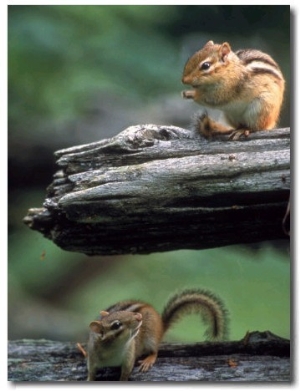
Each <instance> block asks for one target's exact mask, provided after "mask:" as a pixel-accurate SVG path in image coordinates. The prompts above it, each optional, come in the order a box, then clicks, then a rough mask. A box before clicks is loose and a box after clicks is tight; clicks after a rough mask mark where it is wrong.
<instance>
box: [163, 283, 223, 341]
mask: <svg viewBox="0 0 300 391" xmlns="http://www.w3.org/2000/svg"><path fill="white" fill-rule="evenodd" d="M192 313H193V314H199V315H201V317H202V320H203V322H204V323H206V324H208V328H207V331H206V332H205V335H206V336H207V338H208V339H211V340H224V339H226V338H227V333H228V313H227V310H226V309H225V307H224V304H223V303H222V301H221V300H220V299H219V298H218V297H217V296H215V295H214V294H213V293H211V292H210V291H206V290H201V289H186V290H184V291H182V292H179V293H178V294H176V295H174V296H172V297H171V298H170V300H169V301H168V303H167V304H166V306H165V309H164V310H163V313H162V320H163V323H164V329H165V331H167V330H168V329H169V328H170V327H171V326H172V325H173V324H174V323H175V322H177V321H178V320H180V319H181V318H182V316H183V315H186V314H192Z"/></svg>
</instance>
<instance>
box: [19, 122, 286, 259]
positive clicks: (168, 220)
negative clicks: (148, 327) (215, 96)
mask: <svg viewBox="0 0 300 391" xmlns="http://www.w3.org/2000/svg"><path fill="white" fill-rule="evenodd" d="M224 139H225V138H224V137H223V138H219V139H217V140H214V141H207V140H204V139H203V138H201V137H200V136H199V135H196V134H194V133H193V132H191V131H189V130H186V129H182V128H177V127H174V126H157V125H137V126H132V127H130V128H128V129H126V130H124V131H123V132H121V133H120V134H118V135H117V136H115V137H113V138H111V139H105V140H102V141H99V142H95V143H91V144H86V145H80V146H77V147H71V148H68V149H64V150H61V151H58V152H56V153H55V155H56V158H57V164H58V166H59V167H60V168H61V169H60V170H59V171H58V172H57V173H56V174H55V175H54V178H53V183H52V184H51V185H50V186H49V188H48V189H47V196H46V200H45V203H44V206H43V208H31V209H29V211H28V215H27V216H26V217H25V218H24V222H25V223H26V224H27V225H28V226H29V227H30V228H31V229H34V230H37V231H40V232H41V233H43V234H44V235H45V236H46V237H47V238H49V239H51V240H53V242H55V243H56V244H57V245H58V246H60V247H61V248H63V249H65V250H69V251H78V252H83V253H86V254H89V255H96V254H103V255H111V254H126V253H151V252H158V251H169V250H176V249H204V248H210V247H218V246H225V245H230V244H239V243H252V242H258V241H263V240H274V239H282V238H286V235H285V234H284V231H283V229H282V219H283V217H284V215H285V211H286V208H287V203H288V200H289V189H290V131H289V129H277V130H272V131H261V132H257V133H253V134H251V135H250V136H249V137H248V138H246V139H243V140H239V141H227V139H225V140H226V141H224Z"/></svg>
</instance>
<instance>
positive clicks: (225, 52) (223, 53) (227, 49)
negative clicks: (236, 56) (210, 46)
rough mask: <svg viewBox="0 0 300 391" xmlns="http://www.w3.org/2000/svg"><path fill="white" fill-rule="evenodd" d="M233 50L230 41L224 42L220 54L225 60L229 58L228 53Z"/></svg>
mask: <svg viewBox="0 0 300 391" xmlns="http://www.w3.org/2000/svg"><path fill="white" fill-rule="evenodd" d="M230 51H231V47H230V45H229V43H228V42H224V43H222V45H221V47H220V49H219V54H220V57H221V60H222V61H225V60H226V59H227V56H228V54H229V53H230Z"/></svg>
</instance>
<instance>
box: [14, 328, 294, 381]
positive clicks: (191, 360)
mask: <svg viewBox="0 0 300 391" xmlns="http://www.w3.org/2000/svg"><path fill="white" fill-rule="evenodd" d="M83 346H84V347H85V344H83ZM289 356H290V343H289V341H288V340H286V339H282V338H279V337H277V336H275V335H273V334H272V333H270V332H263V333H259V332H253V333H250V335H248V337H247V338H245V339H243V340H241V341H232V342H218V343H216V342H203V343H198V344H193V345H182V344H162V346H161V348H160V350H159V354H158V359H157V362H156V363H155V365H154V366H153V368H152V369H151V370H150V371H149V372H146V373H140V372H138V370H137V367H135V368H134V370H133V373H132V375H131V377H130V380H131V381H140V382H152V381H160V382H164V381H173V382H178V381H180V382H182V381H189V382H191V381H195V382H198V381H200V382H208V381H209V382H212V381H217V382H219V381H223V382H228V381H242V382H245V381H255V382H258V381H260V382H289V381H290V380H291V374H290V358H289ZM119 374H120V371H119V369H117V368H109V369H103V370H102V371H100V372H99V374H98V377H97V380H99V381H117V380H118V377H119ZM86 378H87V369H86V359H85V358H84V357H83V355H82V354H81V353H80V352H79V350H78V349H77V347H76V343H75V342H73V343H72V342H57V341H47V340H19V341H10V342H9V344H8V380H10V381H13V382H43V381H45V382H54V381H69V382H71V381H85V380H86Z"/></svg>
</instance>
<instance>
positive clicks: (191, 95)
mask: <svg viewBox="0 0 300 391" xmlns="http://www.w3.org/2000/svg"><path fill="white" fill-rule="evenodd" d="M181 96H182V98H184V99H194V98H195V91H192V90H187V91H182V93H181Z"/></svg>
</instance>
